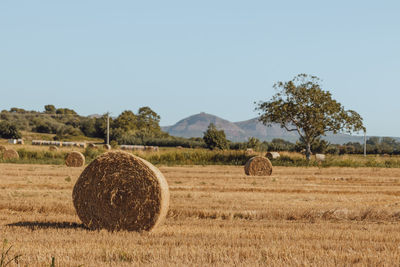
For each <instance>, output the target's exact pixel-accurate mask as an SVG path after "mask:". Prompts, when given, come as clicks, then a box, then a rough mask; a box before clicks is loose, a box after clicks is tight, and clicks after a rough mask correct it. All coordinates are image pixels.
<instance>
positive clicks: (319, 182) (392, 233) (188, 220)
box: [0, 164, 400, 266]
mask: <svg viewBox="0 0 400 267" xmlns="http://www.w3.org/2000/svg"><path fill="white" fill-rule="evenodd" d="M82 170H83V167H81V168H68V167H66V166H62V165H58V166H51V165H32V164H30V165H18V164H0V209H1V212H0V233H1V237H2V238H3V239H4V238H6V239H7V240H8V241H9V244H10V245H13V248H12V249H11V251H10V255H14V254H22V257H21V258H20V260H19V262H20V265H21V266H37V265H40V266H49V265H50V263H51V258H52V257H54V258H55V263H56V265H57V266H77V265H81V264H83V265H84V266H131V265H141V266H142V265H181V266H182V265H196V266H204V265H243V266H245V265H247V266H257V265H279V266H282V265H315V266H322V265H324V266H326V265H331V266H333V265H341V266H343V265H351V264H359V265H371V266H376V265H386V266H394V265H398V263H399V262H400V250H399V243H400V169H378V168H322V169H318V168H314V167H313V168H295V167H275V168H274V172H273V174H272V175H271V176H269V177H248V176H246V175H245V174H244V173H243V167H240V166H239V167H234V166H205V167H202V166H187V167H161V168H160V170H161V171H162V172H163V174H164V176H165V177H166V179H167V181H168V184H169V186H170V194H171V202H170V211H169V213H168V216H167V219H166V221H165V222H164V223H163V224H162V225H160V226H158V227H157V228H156V229H154V231H153V232H151V233H146V232H145V233H136V232H115V233H111V232H107V231H105V230H101V231H90V230H87V229H85V228H84V227H83V225H82V224H81V222H80V221H79V219H78V217H77V215H76V214H75V210H74V207H73V204H72V188H73V185H74V183H75V181H76V179H77V178H78V177H79V175H80V173H81V171H82Z"/></svg>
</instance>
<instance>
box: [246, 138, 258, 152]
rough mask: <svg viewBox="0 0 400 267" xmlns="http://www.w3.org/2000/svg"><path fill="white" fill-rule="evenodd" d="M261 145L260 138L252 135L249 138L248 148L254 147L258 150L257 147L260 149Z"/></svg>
mask: <svg viewBox="0 0 400 267" xmlns="http://www.w3.org/2000/svg"><path fill="white" fill-rule="evenodd" d="M260 145H261V142H260V140H259V139H258V138H255V137H250V138H249V139H248V140H247V147H248V148H252V149H255V150H257V149H259V147H260Z"/></svg>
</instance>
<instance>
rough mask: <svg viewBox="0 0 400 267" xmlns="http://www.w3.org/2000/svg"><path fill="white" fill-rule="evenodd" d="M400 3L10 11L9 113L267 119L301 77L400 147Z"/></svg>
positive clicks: (10, 7)
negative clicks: (267, 110)
mask: <svg viewBox="0 0 400 267" xmlns="http://www.w3.org/2000/svg"><path fill="white" fill-rule="evenodd" d="M399 13H400V1H358V0H354V1H342V0H338V1H307V0H304V1H298V0H297V1H266V0H264V1H252V0H248V1H235V0H229V1H228V0H219V1H217V0H213V1H209V0H202V1H183V0H182V1H175V0H170V1H152V0H150V1H132V0H130V1H124V0H120V1H102V0H84V1H83V0H79V1H78V0H69V1H51V0H48V1H42V0H37V1H28V0H20V1H15V0H1V1H0V110H3V109H10V108H11V107H20V108H24V109H28V110H37V111H42V110H43V106H44V105H46V104H54V105H55V106H56V107H66V108H72V109H74V110H75V111H77V112H78V113H79V114H82V115H90V114H104V113H105V112H107V111H109V112H111V114H112V116H118V115H119V114H120V113H121V112H122V111H124V110H132V111H134V112H136V111H137V110H138V109H139V107H142V106H149V107H151V108H152V109H153V110H154V111H156V112H157V113H158V114H159V115H160V116H161V123H160V124H161V125H171V124H174V123H176V122H177V121H179V120H181V119H183V118H185V117H187V116H189V115H192V114H196V113H200V112H206V113H211V114H214V115H217V116H220V117H222V118H224V119H227V120H230V121H243V120H247V119H251V118H254V117H256V116H257V112H256V111H254V108H255V104H254V102H255V101H256V102H259V101H267V100H269V99H270V98H271V97H272V96H273V95H274V94H275V93H276V91H275V90H274V89H273V87H272V86H273V84H274V83H275V82H278V81H288V80H291V79H292V78H293V77H294V76H295V75H297V74H299V73H307V74H310V75H316V76H318V77H319V78H320V79H322V88H323V89H324V90H329V91H330V92H331V93H332V95H333V97H334V98H335V99H336V100H338V101H339V102H340V103H342V104H343V105H344V107H345V108H346V109H352V110H355V111H357V112H358V113H359V114H360V115H361V116H362V117H363V119H364V123H365V126H366V127H367V131H368V135H380V136H400V123H397V121H396V120H393V118H396V117H397V116H396V115H397V114H399V113H400V105H399V100H400V86H399V83H398V80H397V79H398V78H399V75H400V16H399Z"/></svg>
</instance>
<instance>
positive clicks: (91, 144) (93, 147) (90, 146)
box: [88, 143, 97, 149]
mask: <svg viewBox="0 0 400 267" xmlns="http://www.w3.org/2000/svg"><path fill="white" fill-rule="evenodd" d="M88 148H91V149H96V148H97V146H96V145H95V144H93V143H90V144H89V145H88Z"/></svg>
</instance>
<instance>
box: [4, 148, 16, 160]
mask: <svg viewBox="0 0 400 267" xmlns="http://www.w3.org/2000/svg"><path fill="white" fill-rule="evenodd" d="M18 158H19V155H18V152H17V151H15V150H14V149H6V150H4V152H3V159H18Z"/></svg>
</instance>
